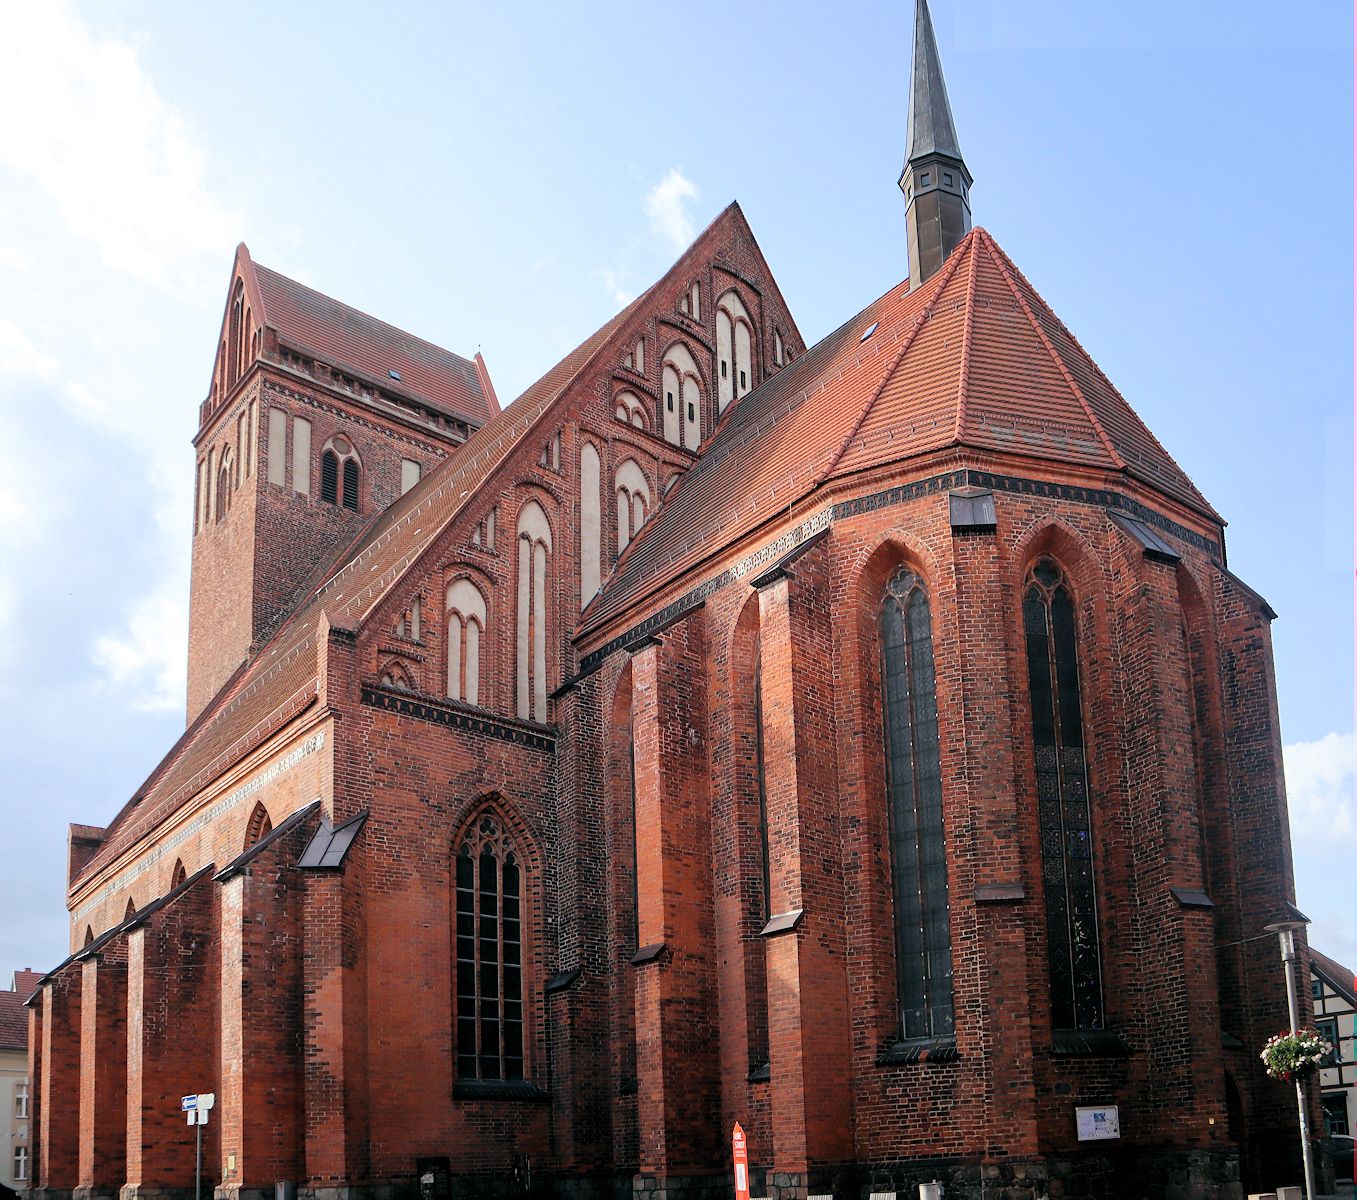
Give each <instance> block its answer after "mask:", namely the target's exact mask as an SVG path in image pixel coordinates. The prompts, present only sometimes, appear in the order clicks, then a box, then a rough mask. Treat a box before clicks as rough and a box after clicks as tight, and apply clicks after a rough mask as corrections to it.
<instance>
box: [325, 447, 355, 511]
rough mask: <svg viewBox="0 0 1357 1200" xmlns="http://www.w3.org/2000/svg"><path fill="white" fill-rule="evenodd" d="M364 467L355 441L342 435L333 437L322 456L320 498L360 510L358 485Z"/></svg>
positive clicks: (328, 502) (326, 501)
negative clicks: (359, 459) (359, 458)
mask: <svg viewBox="0 0 1357 1200" xmlns="http://www.w3.org/2000/svg"><path fill="white" fill-rule="evenodd" d="M361 476H362V467H361V466H360V464H359V462H358V452H357V451H356V450H355V449H354V448H353V443H352V442H350V441H349V439H348V438H346V437H344V436H342V435H336V436H335V437H332V438H331V439H330V440H329V442H327V443H326V445H325V450H324V452H323V453H322V454H321V456H320V498H321V500H322V501H323V502H324V503H326V504H342V505H343V506H344V507H345V508H347V509H350V510H351V511H353V512H357V511H358V485H359V481H360V479H361Z"/></svg>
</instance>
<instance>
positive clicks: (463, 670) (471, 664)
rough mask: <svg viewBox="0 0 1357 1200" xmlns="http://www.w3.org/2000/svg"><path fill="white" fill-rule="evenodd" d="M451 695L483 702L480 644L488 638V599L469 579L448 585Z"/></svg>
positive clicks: (449, 693)
mask: <svg viewBox="0 0 1357 1200" xmlns="http://www.w3.org/2000/svg"><path fill="white" fill-rule="evenodd" d="M447 617H448V696H449V697H450V698H452V699H453V700H465V701H466V702H467V703H468V704H479V703H480V702H481V643H482V642H483V641H484V638H485V597H484V596H483V595H482V594H481V590H480V588H478V587H477V586H476V585H475V584H474V583H472V582H471V580H469V579H458V580H455V581H454V582H453V583H451V584H449V585H448V605H447Z"/></svg>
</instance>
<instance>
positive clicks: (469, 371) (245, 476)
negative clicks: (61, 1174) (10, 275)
mask: <svg viewBox="0 0 1357 1200" xmlns="http://www.w3.org/2000/svg"><path fill="white" fill-rule="evenodd" d="M498 411H499V405H498V402H497V401H496V400H495V395H494V389H493V387H492V386H491V383H490V377H489V375H488V374H487V372H486V370H485V363H484V361H483V360H482V359H481V356H480V355H479V354H477V355H476V358H475V360H474V361H473V360H471V359H466V358H462V357H461V356H459V355H456V354H452V353H450V352H449V351H447V350H443V349H441V348H440V347H438V346H434V345H432V344H431V343H429V342H425V341H423V340H421V339H420V338H416V337H412V336H411V335H410V334H408V333H405V332H403V331H401V330H399V329H396V328H394V327H392V326H390V325H387V324H386V323H385V322H383V321H378V320H376V319H375V318H373V317H369V316H368V315H367V314H365V313H361V312H358V311H357V310H356V309H352V308H350V307H348V306H347V305H345V304H341V303H339V302H338V301H336V300H332V299H330V297H328V296H324V295H322V294H321V293H319V292H316V291H313V290H312V289H311V288H308V287H304V286H303V285H301V284H299V283H297V282H296V281H294V280H291V279H288V278H286V277H285V276H283V275H280V274H278V273H277V272H276V271H271V270H269V269H268V268H267V267H265V266H263V265H261V264H258V263H256V262H254V261H253V260H252V259H251V257H250V252H249V250H248V249H247V248H246V247H245V246H244V245H241V246H239V247H238V248H237V249H236V257H235V263H234V264H233V267H232V271H231V285H230V289H229V291H228V293H227V301H226V311H225V313H224V314H223V316H222V324H221V334H220V337H219V339H218V347H217V357H216V362H215V364H214V366H213V371H212V382H211V385H210V387H209V389H208V396H207V399H206V400H204V401H203V403H202V405H201V407H200V409H199V427H198V433H197V435H196V436H195V437H194V439H193V444H194V446H195V448H196V451H197V470H196V489H195V495H194V508H193V560H192V561H193V567H192V582H191V585H190V597H189V658H188V720H189V722H190V723H192V722H193V720H194V719H195V718H196V717H197V716H198V714H199V713H200V712H202V710H203V709H204V708H205V707H206V706H207V704H208V703H209V702H210V701H211V700H212V698H213V697H214V696H215V695H216V694H217V692H218V691H219V690H220V689H221V687H222V686H223V685H224V684H225V683H226V682H227V681H228V680H229V679H230V678H231V676H232V675H233V674H234V673H235V672H236V670H237V669H238V668H239V667H240V666H241V665H242V664H243V663H245V662H246V661H248V659H249V658H250V657H252V656H253V655H254V654H255V653H256V652H257V651H258V650H259V648H260V647H261V646H262V645H263V644H264V643H265V642H266V641H267V639H268V638H269V636H270V635H271V634H272V633H273V632H274V630H275V629H277V627H278V625H279V623H280V622H281V621H282V619H283V617H285V616H286V615H287V614H288V613H289V612H290V611H291V610H292V608H293V607H294V606H295V605H296V603H297V601H298V599H299V598H300V597H301V595H302V592H303V590H304V589H306V588H308V587H315V586H316V585H317V584H319V583H321V582H323V579H320V578H316V576H317V575H318V574H320V575H323V574H324V572H325V571H326V570H327V569H328V568H329V566H330V564H331V563H332V561H333V560H334V558H335V556H336V555H337V554H338V553H339V552H340V551H341V550H343V549H344V547H345V546H347V545H348V544H349V543H350V542H351V541H352V540H353V538H354V537H355V536H356V535H357V534H358V532H359V530H361V529H362V528H363V527H364V526H365V525H366V524H368V522H369V521H370V520H371V519H372V518H373V517H374V516H376V515H377V514H378V513H380V512H382V510H384V509H385V508H386V507H387V506H388V505H389V504H390V503H391V502H392V501H393V500H395V499H397V498H398V497H399V496H400V495H402V494H403V493H404V492H406V491H408V490H409V489H410V488H411V487H413V486H414V485H415V484H416V483H417V482H418V481H419V479H420V478H421V476H422V475H423V474H424V473H425V472H426V471H429V470H431V469H432V468H433V467H434V466H436V465H437V464H438V463H439V462H440V461H441V460H442V459H443V458H445V457H446V456H447V454H448V453H449V452H450V451H451V450H452V449H453V448H454V447H456V446H458V445H460V444H461V443H462V442H464V441H465V440H466V439H467V438H468V437H469V436H470V435H471V433H472V432H473V431H474V430H476V429H477V428H479V427H480V426H481V425H482V424H484V423H485V422H486V421H487V420H488V419H489V418H490V417H491V416H492V415H493V414H494V413H496V412H498Z"/></svg>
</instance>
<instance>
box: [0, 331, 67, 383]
mask: <svg viewBox="0 0 1357 1200" xmlns="http://www.w3.org/2000/svg"><path fill="white" fill-rule="evenodd" d="M56 369H57V364H56V363H55V362H53V361H52V360H51V359H50V358H48V357H47V355H45V354H43V353H42V352H41V351H40V350H39V349H38V348H37V347H36V346H35V345H33V343H32V342H31V341H30V340H29V337H28V335H27V334H26V333H25V332H24V331H23V330H22V329H20V328H19V327H18V326H17V325H16V324H15V323H14V322H13V321H7V320H5V318H4V317H0V375H20V376H32V377H34V378H37V379H49V378H51V376H52V375H53V374H54V373H55V371H56Z"/></svg>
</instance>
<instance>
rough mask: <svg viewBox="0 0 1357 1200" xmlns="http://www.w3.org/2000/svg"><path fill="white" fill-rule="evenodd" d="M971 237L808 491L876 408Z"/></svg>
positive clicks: (830, 469) (955, 253)
mask: <svg viewBox="0 0 1357 1200" xmlns="http://www.w3.org/2000/svg"><path fill="white" fill-rule="evenodd" d="M974 238H975V234H974V233H971V234H968V235H967V236H966V237H965V238H964V239H963V240H962V241H961V243H960V244H959V245H958V246H957V248H956V250H954V251H953V252H952V256H951V258H950V260H949V262H950V265H949V266H945V267H944V268H943V269H942V270H941V271H939V272H938V274H937V275H936V276H935V278H936V279H937V283H936V285H935V286H934V288H933V294H932V295H931V296H930V297H929V298H928V300H927V301H926V302H925V303H924V306H923V308H921V309H920V310H919V314H918V316H916V317H915V318H914V324H913V325H911V326H910V329H909V332H908V333H907V334H906V335H905V344H904V345H903V346H901V347H900V353H899V354H897V355H896V356H895V359H894V361H893V362H892V363H891V364H890V366H889V367H887V368H886V373H885V374H884V375H883V376H882V377H881V380H880V382H879V383H878V384H877V385H876V387H875V388H873V389H872V394H871V395H870V396H869V397H868V398H867V403H866V404H864V405H863V407H862V411H861V412H859V413H858V415H857V419H856V420H855V421H854V422H853V425H852V427H851V428H850V429H849V430H848V433H847V435H846V436H845V437H844V439H843V441H842V442H841V443H840V444H839V448H838V449H837V450H835V451H834V453H833V454H832V455H830V457H829V460H828V461H827V462H826V463H825V465H824V466H823V467H822V468H821V469H820V472H819V474H818V475H816V477H815V479H814V481H813V482H812V484H811V486H810V489H809V490H810V491H811V492H813V491H815V489H816V488H818V487H819V486H820V485H821V484H822V483H824V481H825V480H826V479H828V478H829V476H830V474H831V473H832V472H833V470H834V468H835V467H836V466H838V465H839V462H840V460H841V459H842V458H843V456H844V455H845V454H847V453H848V447H849V446H851V445H852V444H853V439H854V438H855V437H857V435H858V430H860V429H861V428H862V424H863V422H864V421H866V420H867V414H868V413H870V412H871V411H872V409H873V408H875V407H876V402H877V400H879V399H880V398H881V393H882V392H883V391H885V390H886V385H887V384H888V383H889V382H890V381H891V379H892V378H893V377H894V375H895V373H896V371H898V370H899V369H900V364H901V363H902V362H904V360H905V355H906V354H908V353H909V349H910V347H911V346H913V345H914V340H915V338H916V337H917V336H918V333H919V330H921V329H922V328H923V327H924V325H926V324H927V323H928V318H929V317H931V316H932V315H933V305H934V304H935V303H936V301H937V299H938V297H939V296H941V295H942V293H943V289H944V288H946V286H947V285H948V284H949V283H951V281H952V276H953V275H955V274H956V271H957V268H958V267H959V266H960V265H961V259H962V257H963V255H964V254H965V253H966V252H967V249H968V248H970V252H971V253H974V248H973V247H971V243H972V242H973V241H974Z"/></svg>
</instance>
